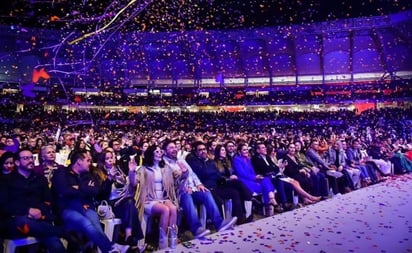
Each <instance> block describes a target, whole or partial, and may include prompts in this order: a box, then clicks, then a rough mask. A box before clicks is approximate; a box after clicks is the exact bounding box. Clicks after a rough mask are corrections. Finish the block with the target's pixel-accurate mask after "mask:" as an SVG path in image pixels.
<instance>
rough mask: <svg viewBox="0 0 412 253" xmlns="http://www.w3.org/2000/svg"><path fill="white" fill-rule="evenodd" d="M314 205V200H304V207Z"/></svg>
mask: <svg viewBox="0 0 412 253" xmlns="http://www.w3.org/2000/svg"><path fill="white" fill-rule="evenodd" d="M313 203H315V202H314V201H313V200H310V199H308V198H304V199H303V204H304V205H310V204H313Z"/></svg>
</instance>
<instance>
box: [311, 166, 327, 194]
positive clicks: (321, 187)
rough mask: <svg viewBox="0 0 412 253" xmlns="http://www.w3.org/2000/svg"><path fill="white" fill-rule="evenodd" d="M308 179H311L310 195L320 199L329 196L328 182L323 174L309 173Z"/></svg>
mask: <svg viewBox="0 0 412 253" xmlns="http://www.w3.org/2000/svg"><path fill="white" fill-rule="evenodd" d="M310 178H311V179H312V187H313V192H311V194H312V195H314V196H322V197H327V196H329V189H328V181H327V179H326V176H325V174H323V173H322V172H318V173H314V172H311V173H310Z"/></svg>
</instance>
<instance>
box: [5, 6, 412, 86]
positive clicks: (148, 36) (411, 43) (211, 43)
mask: <svg viewBox="0 0 412 253" xmlns="http://www.w3.org/2000/svg"><path fill="white" fill-rule="evenodd" d="M17 2H19V3H20V4H22V7H19V8H16V5H17V4H16V5H15V6H12V5H11V6H10V7H8V8H7V10H9V12H11V13H12V14H10V13H9V14H8V15H5V13H3V16H2V18H1V23H2V24H3V25H2V26H1V27H0V35H1V38H2V39H1V40H2V43H1V45H0V55H1V58H0V81H1V82H18V83H19V84H28V83H32V82H33V81H36V82H35V84H36V85H39V86H50V85H54V84H62V85H64V86H67V87H87V88H94V89H95V88H99V89H104V88H105V87H119V88H148V87H149V88H152V87H154V88H175V87H208V88H218V87H239V86H241V87H266V86H274V85H275V86H276V85H303V84H304V85H311V84H348V83H354V82H365V81H366V82H369V81H382V80H396V79H410V78H411V77H412V61H411V60H410V59H412V11H411V10H409V9H408V8H410V3H409V4H404V3H403V2H398V5H401V4H404V5H403V7H402V6H398V7H399V8H400V9H401V10H402V9H406V10H404V11H400V12H396V13H390V12H391V11H392V12H394V7H393V6H396V5H391V6H392V9H391V7H387V8H388V10H387V11H388V12H389V13H390V14H384V15H383V14H382V15H377V16H368V17H356V15H355V14H358V16H359V15H362V14H364V13H362V12H361V11H359V10H358V12H359V13H356V11H354V13H355V14H354V15H352V16H354V17H352V16H349V18H344V17H343V16H344V13H345V11H343V12H342V13H340V12H336V11H335V12H329V15H326V14H325V13H328V11H325V10H323V11H320V10H318V8H317V7H321V4H322V3H321V1H320V2H319V1H310V2H311V3H312V5H313V7H312V8H309V9H310V10H311V11H310V10H308V9H307V8H306V11H309V12H310V13H309V14H308V13H307V15H306V17H307V18H309V20H308V21H307V22H304V21H305V20H303V17H300V16H299V14H302V13H304V8H303V7H307V6H303V7H302V6H300V5H299V4H298V6H299V7H297V6H292V5H287V4H286V3H283V2H284V1H281V2H282V3H283V5H285V6H287V8H289V9H293V7H295V8H296V9H297V11H293V10H290V11H292V14H291V15H284V16H281V17H278V18H277V19H271V18H264V20H266V21H265V22H263V21H259V20H262V19H259V18H255V19H253V20H255V21H252V18H249V19H247V20H249V21H247V22H246V21H245V22H239V18H240V19H241V17H249V16H250V17H251V16H252V13H251V12H252V10H251V9H250V8H248V7H250V6H243V9H242V10H240V9H237V8H235V7H233V6H235V5H233V6H231V7H230V6H229V5H228V4H224V1H191V2H190V1H189V2H190V3H191V4H192V5H191V6H192V7H193V6H195V7H196V8H194V7H193V8H192V9H193V10H192V9H191V8H190V6H186V5H185V4H183V5H178V3H177V2H179V1H171V2H173V3H174V4H173V5H171V7H170V6H169V7H170V8H166V7H168V6H166V5H165V4H166V3H165V1H159V2H161V3H157V4H164V5H165V6H163V5H162V6H161V7H162V8H163V7H164V8H166V9H165V10H163V9H159V10H158V12H159V13H155V11H156V8H155V7H156V6H157V5H156V4H155V3H154V2H152V1H124V3H122V1H118V2H113V3H112V4H111V5H105V4H107V3H105V2H101V4H100V5H99V6H100V7H96V6H95V5H93V4H91V3H92V2H89V3H90V4H91V5H90V6H89V5H87V3H88V1H82V3H80V2H79V1H74V2H72V4H69V3H68V1H17ZM229 2H231V1H229ZM252 2H253V1H252ZM254 2H259V1H254ZM349 2H350V3H352V1H346V2H344V4H345V5H347V4H348V3H349ZM361 2H362V1H361ZM372 2H373V1H372ZM376 2H379V1H375V2H373V3H375V4H376ZM52 4H55V5H52ZM82 4H83V7H87V6H88V7H87V8H85V9H79V8H78V7H79V6H80V7H81V6H82ZM85 4H86V5H85ZM122 4H123V5H122ZM132 4H134V5H136V6H133V8H132V7H131V6H132ZM294 4H296V3H294ZM323 4H325V3H323ZM353 4H355V3H354V2H353ZM377 4H382V3H381V2H379V3H377ZM33 6H53V8H51V9H50V13H48V14H47V10H46V9H45V7H41V8H37V9H36V8H33ZM56 6H57V7H61V6H63V7H65V8H68V9H62V8H63V7H61V8H57V7H56ZM258 6H259V5H258ZM260 6H261V7H256V8H258V9H259V10H260V12H259V11H256V12H254V14H255V16H256V15H257V16H258V15H259V14H261V15H263V17H266V15H269V14H268V11H269V10H272V9H273V8H275V7H274V6H275V5H274V3H272V1H261V3H260ZM262 6H263V7H262ZM285 6H284V7H285ZM327 6H328V5H327ZM329 6H330V4H329ZM377 6H378V5H377ZM385 6H386V5H382V8H384V7H385ZM29 7H30V8H29ZM120 7H122V8H120ZM157 7H159V6H157ZM177 7H180V8H183V9H182V10H180V12H184V13H183V14H182V13H175V14H176V15H173V13H174V12H173V11H174V10H175V9H177ZM265 7H266V8H265ZM278 7H279V6H278ZM280 7H282V5H281V6H280ZM401 7H402V8H401ZM13 8H14V9H13ZM185 8H186V9H185ZM219 8H221V9H219ZM347 8H348V7H347ZM399 8H398V9H397V10H399ZM366 9H367V8H365V10H366ZM372 9H373V10H375V11H377V10H378V9H379V8H372ZM16 10H17V11H16ZM114 10H116V11H117V12H116V11H114ZM122 10H123V11H122ZM189 10H192V11H189ZM246 10H248V11H249V12H247V11H246ZM3 11H4V10H3ZM383 11H384V10H381V11H380V12H383ZM65 13H66V16H64V15H63V14H65ZM91 13H93V15H92V14H91ZM201 13H203V14H202V15H206V14H205V13H208V16H207V17H209V19H207V18H206V20H204V22H200V21H196V22H195V23H196V24H197V25H194V24H192V23H191V22H190V20H195V18H194V17H192V16H194V15H200V14H201ZM217 13H219V17H221V18H219V19H218V18H217V17H215V16H214V14H216V15H217ZM230 13H233V15H234V16H236V18H237V21H236V22H235V20H234V19H233V20H232V19H231V18H229V17H226V19H224V17H225V15H224V14H226V16H227V14H230ZM273 13H276V12H275V11H274V10H273ZM290 13H291V12H289V14H290ZM331 13H332V14H331ZM6 14H7V13H6ZM315 14H319V17H317V18H315V17H316V15H315ZM372 14H378V13H372ZM82 15H83V16H82ZM98 15H99V16H98ZM179 15H180V16H181V18H183V17H186V18H187V19H185V20H184V22H183V19H182V22H183V23H182V24H181V26H182V27H183V28H182V27H181V28H180V29H177V28H176V27H175V25H176V22H177V21H176V20H175V19H176V18H177V19H178V18H179ZM80 16H82V17H80ZM212 16H213V17H214V18H212V20H210V17H212ZM52 17H54V18H52ZM131 17H133V19H131ZM151 17H152V18H154V19H156V20H151ZM189 17H191V18H189ZM287 17H289V20H290V18H292V20H293V21H294V20H297V19H298V17H300V18H301V20H298V21H295V22H289V23H288V22H287V21H286V18H287ZM215 19H216V20H215ZM168 20H169V22H171V23H172V24H170V26H169V27H167V26H166V24H167V22H168ZM196 20H197V19H196ZM213 20H215V21H216V22H215V23H216V26H215V27H212V23H213V22H212V21H213ZM224 20H225V21H224ZM322 20H324V21H322ZM136 22H137V23H138V24H139V26H137V25H136V24H137V23H136ZM248 22H249V23H248ZM259 22H262V23H259ZM30 24H32V25H30ZM191 24H192V25H191ZM236 24H237V25H236ZM242 24H243V25H242ZM142 27H143V28H142ZM187 28H191V29H187ZM205 28H207V29H205ZM209 28H214V29H209ZM39 73H46V74H45V75H44V76H47V78H42V76H41V75H39ZM34 75H37V76H38V77H39V78H34Z"/></svg>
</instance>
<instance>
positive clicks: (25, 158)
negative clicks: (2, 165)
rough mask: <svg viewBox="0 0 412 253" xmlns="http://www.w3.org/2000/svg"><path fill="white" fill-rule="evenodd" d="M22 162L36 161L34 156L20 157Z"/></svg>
mask: <svg viewBox="0 0 412 253" xmlns="http://www.w3.org/2000/svg"><path fill="white" fill-rule="evenodd" d="M20 160H25V161H28V160H34V157H33V156H20Z"/></svg>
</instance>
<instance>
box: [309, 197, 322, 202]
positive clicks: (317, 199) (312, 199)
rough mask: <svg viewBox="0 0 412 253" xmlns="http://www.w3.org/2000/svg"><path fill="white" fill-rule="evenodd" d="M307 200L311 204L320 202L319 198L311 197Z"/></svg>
mask: <svg viewBox="0 0 412 253" xmlns="http://www.w3.org/2000/svg"><path fill="white" fill-rule="evenodd" d="M309 200H311V201H313V202H319V201H320V200H321V197H315V196H311V197H309Z"/></svg>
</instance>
